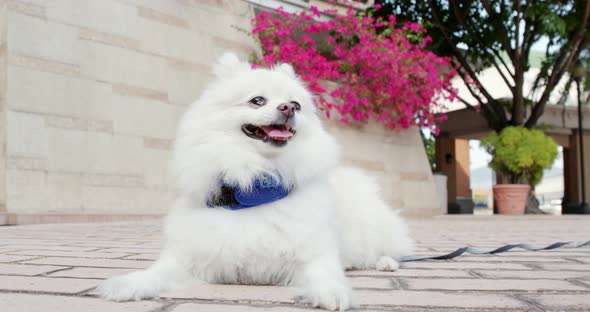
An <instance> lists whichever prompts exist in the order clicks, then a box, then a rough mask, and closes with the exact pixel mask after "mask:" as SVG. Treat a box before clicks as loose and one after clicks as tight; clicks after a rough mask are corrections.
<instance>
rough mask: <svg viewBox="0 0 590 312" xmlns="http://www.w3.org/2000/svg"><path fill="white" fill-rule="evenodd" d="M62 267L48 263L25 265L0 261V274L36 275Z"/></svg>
mask: <svg viewBox="0 0 590 312" xmlns="http://www.w3.org/2000/svg"><path fill="white" fill-rule="evenodd" d="M59 269H63V267H59V266H50V265H26V264H18V263H15V264H8V263H0V274H10V275H31V276H32V275H38V274H43V273H47V272H51V271H55V270H59Z"/></svg>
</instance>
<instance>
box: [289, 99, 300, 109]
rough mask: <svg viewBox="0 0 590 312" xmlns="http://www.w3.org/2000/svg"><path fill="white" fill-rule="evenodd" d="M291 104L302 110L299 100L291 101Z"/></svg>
mask: <svg viewBox="0 0 590 312" xmlns="http://www.w3.org/2000/svg"><path fill="white" fill-rule="evenodd" d="M291 104H293V105H295V109H296V110H301V104H299V103H298V102H296V101H291Z"/></svg>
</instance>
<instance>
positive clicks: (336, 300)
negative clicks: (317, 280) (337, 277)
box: [296, 285, 352, 311]
mask: <svg viewBox="0 0 590 312" xmlns="http://www.w3.org/2000/svg"><path fill="white" fill-rule="evenodd" d="M296 301H297V302H299V303H304V304H310V305H311V306H313V307H314V308H316V307H321V308H324V309H326V310H330V311H336V310H340V311H345V310H348V309H350V308H351V307H352V298H351V290H350V288H348V287H347V286H342V285H337V286H332V287H313V288H310V289H307V290H305V291H304V292H303V293H302V294H300V295H299V296H297V297H296Z"/></svg>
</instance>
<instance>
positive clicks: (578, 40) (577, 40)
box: [525, 1, 590, 128]
mask: <svg viewBox="0 0 590 312" xmlns="http://www.w3.org/2000/svg"><path fill="white" fill-rule="evenodd" d="M589 16H590V1H587V2H586V9H585V10H584V17H583V19H582V23H581V25H580V28H579V29H578V31H577V32H576V33H575V34H574V35H573V36H572V39H571V40H570V42H571V44H570V42H568V43H566V44H564V45H563V47H562V49H561V51H560V52H559V55H558V58H557V60H556V62H555V63H554V65H553V68H552V69H551V74H550V76H549V79H548V81H547V86H546V87H545V90H543V94H542V95H541V98H540V99H539V101H538V102H537V104H536V105H535V106H534V107H533V110H532V112H531V116H530V117H529V119H528V120H527V122H526V124H525V127H527V128H531V127H532V126H534V125H535V124H536V123H537V121H538V120H539V118H540V117H541V115H542V114H543V111H544V110H545V106H546V104H547V101H548V100H549V96H550V95H551V92H552V91H553V89H554V88H555V86H556V85H557V83H558V82H559V80H560V78H561V77H562V76H563V74H564V73H565V71H566V70H567V69H569V67H570V66H571V63H572V61H573V60H574V59H576V58H577V57H578V55H579V54H580V51H581V49H580V46H581V44H582V42H583V41H584V31H585V30H586V27H587V25H588V17H589ZM569 46H571V50H569V49H568V47H569ZM568 50H569V51H570V53H569V56H568V57H567V59H566V61H565V63H564V64H563V65H562V64H561V63H562V61H563V59H564V58H565V56H566V54H567V51H568Z"/></svg>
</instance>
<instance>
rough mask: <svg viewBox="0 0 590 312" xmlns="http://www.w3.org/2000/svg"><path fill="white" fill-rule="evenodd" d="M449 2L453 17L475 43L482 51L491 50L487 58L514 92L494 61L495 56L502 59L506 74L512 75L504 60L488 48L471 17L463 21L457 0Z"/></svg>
mask: <svg viewBox="0 0 590 312" xmlns="http://www.w3.org/2000/svg"><path fill="white" fill-rule="evenodd" d="M451 3H452V5H453V12H454V13H455V17H457V20H458V21H459V23H460V24H461V25H463V27H465V29H467V30H468V31H469V32H470V33H471V34H472V35H474V37H475V39H476V41H477V43H478V44H479V46H480V47H481V48H482V49H483V50H484V51H488V50H489V51H492V54H491V55H490V54H488V55H487V58H488V60H489V61H490V63H492V65H493V66H494V67H495V68H496V70H497V71H498V73H499V74H500V77H502V80H504V83H506V85H507V86H508V89H510V92H512V94H514V86H513V85H512V83H510V82H509V81H508V78H507V77H506V75H504V73H503V72H502V70H501V69H500V66H499V65H498V63H497V62H496V60H495V57H497V58H498V59H500V61H502V63H503V64H504V67H505V68H506V70H507V71H508V74H510V75H511V76H512V73H510V70H509V68H508V66H507V65H506V63H504V61H503V60H502V59H501V57H500V56H499V55H498V53H497V51H496V50H495V49H493V48H490V47H489V46H488V45H486V44H485V43H484V42H483V39H482V38H481V36H480V34H479V32H478V31H477V29H476V28H474V27H473V23H472V21H471V19H470V18H467V22H465V19H463V17H462V16H461V14H460V12H459V11H460V9H459V7H458V6H457V2H456V1H451ZM513 78H514V77H513Z"/></svg>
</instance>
